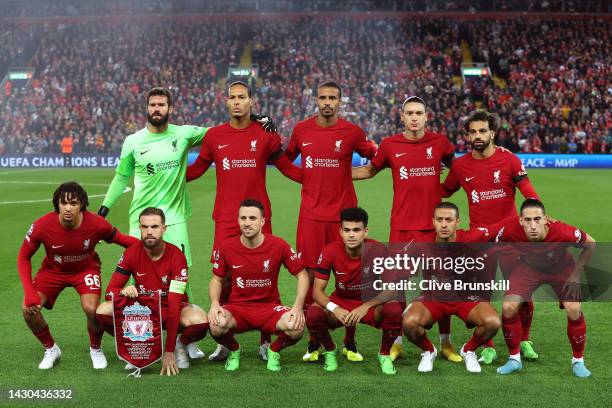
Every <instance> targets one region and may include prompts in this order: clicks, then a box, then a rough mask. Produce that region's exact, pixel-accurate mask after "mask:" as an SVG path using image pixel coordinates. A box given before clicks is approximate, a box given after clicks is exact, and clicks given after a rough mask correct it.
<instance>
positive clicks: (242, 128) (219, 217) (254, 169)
mask: <svg viewBox="0 0 612 408" xmlns="http://www.w3.org/2000/svg"><path fill="white" fill-rule="evenodd" d="M226 107H227V110H228V113H229V114H230V120H229V122H228V123H225V124H223V125H219V126H215V127H213V128H211V129H209V131H208V133H207V134H206V139H204V141H203V143H202V149H201V150H200V154H199V155H198V158H197V159H196V161H195V163H194V164H192V165H191V166H189V167H188V168H187V181H188V182H189V181H192V180H194V179H196V178H198V177H200V176H201V175H202V174H204V172H205V171H206V170H207V169H208V167H209V166H210V165H211V164H212V163H215V166H216V178H217V192H216V196H215V208H214V210H213V214H212V217H213V219H214V220H215V238H214V242H213V250H212V255H211V257H210V261H211V263H214V262H216V259H215V258H216V254H217V253H218V251H219V246H220V245H221V243H222V242H223V241H225V240H226V239H228V238H231V237H237V236H239V235H240V228H239V226H238V224H237V223H236V213H238V208H239V207H240V203H241V202H242V200H244V199H245V198H247V197H251V198H254V199H256V200H258V201H260V202H262V203H263V205H264V208H265V213H264V218H265V219H266V223H265V224H264V226H263V232H264V233H265V234H271V233H272V209H271V204H270V199H269V198H268V192H267V190H266V165H267V163H274V164H276V166H277V167H278V168H279V169H280V170H281V171H282V172H284V173H285V174H287V175H288V176H289V177H296V174H297V176H299V175H300V174H299V173H301V172H300V169H298V168H297V167H295V166H294V165H293V164H292V163H291V162H290V161H289V160H288V159H287V158H286V157H285V156H282V155H281V153H282V146H281V141H280V137H279V136H278V134H276V132H266V131H264V130H263V129H262V128H261V126H259V125H258V124H256V123H255V122H254V121H252V120H251V109H252V107H253V100H252V99H251V89H250V88H249V86H248V85H247V84H245V83H244V82H240V81H238V82H234V83H232V84H230V86H229V88H228V94H227V100H226ZM292 170H293V173H292V172H291V171H292ZM230 288H231V287H230V286H229V280H228V281H227V282H226V285H224V291H223V293H222V296H221V302H222V303H223V302H225V301H226V300H227V298H228V296H229V290H230ZM269 339H270V335H269V334H266V333H262V341H261V345H260V349H259V353H260V355H261V357H262V358H263V359H264V360H265V359H266V358H267V357H266V356H267V353H266V349H267V347H268V346H269V344H270V340H269ZM227 354H228V350H227V349H225V348H223V347H222V346H221V345H219V347H217V350H215V351H214V352H213V353H212V354H211V355H210V356H209V357H208V358H209V359H210V360H214V361H220V360H223V359H225V358H226V357H227Z"/></svg>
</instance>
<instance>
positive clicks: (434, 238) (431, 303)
mask: <svg viewBox="0 0 612 408" xmlns="http://www.w3.org/2000/svg"><path fill="white" fill-rule="evenodd" d="M459 222H460V220H459V209H458V208H457V206H456V205H455V204H453V203H449V202H442V203H440V204H438V205H437V206H436V208H435V210H434V217H433V225H434V228H435V232H432V235H431V237H429V239H427V240H428V241H430V242H438V243H448V242H487V241H491V240H493V239H494V238H495V234H490V233H489V230H487V229H486V228H477V229H471V230H460V229H457V227H458V226H459ZM423 241H426V240H425V239H423ZM451 250H452V249H451ZM434 273H435V274H438V271H435V272H434ZM450 273H451V274H454V271H451V272H450ZM447 274H448V272H444V271H441V272H440V275H442V276H438V280H444V279H446V278H445V276H444V275H447ZM436 292H437V293H436ZM436 292H423V293H421V295H420V296H419V297H418V298H417V299H416V300H415V301H413V302H412V303H411V304H410V305H408V307H407V308H406V311H405V312H404V318H403V321H402V326H403V329H404V334H405V335H406V337H408V339H409V340H410V341H411V342H412V343H414V344H416V345H417V346H418V347H419V348H421V349H422V350H423V353H422V354H421V362H420V363H419V366H418V371H419V372H430V371H432V370H433V362H434V360H435V358H436V356H437V354H438V352H437V350H436V348H435V347H434V345H433V344H432V343H431V341H429V339H428V338H427V333H426V329H430V328H431V327H432V326H433V324H434V323H435V322H437V321H439V320H441V319H443V318H445V317H447V316H451V315H453V314H454V315H456V316H457V317H459V318H460V319H461V320H463V321H464V322H465V324H466V326H467V327H468V328H472V327H475V330H474V333H473V335H472V337H471V338H470V339H469V340H468V341H467V343H465V344H464V345H463V347H462V348H461V352H460V354H461V356H462V357H463V360H464V361H465V367H466V368H467V370H468V371H469V372H471V373H479V372H480V371H481V369H480V364H479V363H478V358H477V356H476V353H475V351H476V349H478V347H480V346H481V345H483V344H484V343H486V342H487V341H489V340H491V339H492V338H493V337H495V335H496V334H497V331H498V330H499V328H500V326H501V322H500V320H499V316H498V315H497V312H496V311H495V309H494V308H493V306H491V304H490V303H489V302H487V301H485V300H483V299H479V300H478V301H452V302H451V301H448V300H449V299H451V298H452V296H453V293H446V292H441V291H436ZM465 298H467V296H463V297H462V300H465Z"/></svg>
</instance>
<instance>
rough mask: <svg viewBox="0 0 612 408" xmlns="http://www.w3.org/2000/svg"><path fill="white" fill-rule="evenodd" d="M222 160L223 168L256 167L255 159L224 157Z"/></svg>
mask: <svg viewBox="0 0 612 408" xmlns="http://www.w3.org/2000/svg"><path fill="white" fill-rule="evenodd" d="M221 162H222V167H223V170H229V169H232V168H233V169H236V168H245V167H257V162H256V161H255V159H232V160H230V159H228V158H227V157H224V158H223V160H222V161H221Z"/></svg>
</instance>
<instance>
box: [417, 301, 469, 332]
mask: <svg viewBox="0 0 612 408" xmlns="http://www.w3.org/2000/svg"><path fill="white" fill-rule="evenodd" d="M415 301H416V302H420V303H422V304H423V306H425V307H426V308H427V310H429V313H431V319H432V321H433V322H434V323H435V322H438V321H440V320H442V319H443V318H444V317H447V316H451V315H455V316H457V317H458V318H460V319H461V320H463V322H464V323H465V325H466V327H467V328H468V329H470V328H472V327H474V325H472V324H470V323H468V316H469V315H470V312H471V311H472V309H474V308H475V307H476V306H478V305H479V304H480V302H440V301H437V300H419V299H418V298H417V299H416V300H415ZM408 308H410V306H408Z"/></svg>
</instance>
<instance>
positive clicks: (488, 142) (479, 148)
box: [470, 139, 491, 152]
mask: <svg viewBox="0 0 612 408" xmlns="http://www.w3.org/2000/svg"><path fill="white" fill-rule="evenodd" d="M470 144H471V145H472V149H474V150H477V151H479V152H482V151H484V150H485V149H486V148H487V147H489V146H490V145H491V139H489V140H483V141H480V144H476V142H471V143H470Z"/></svg>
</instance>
